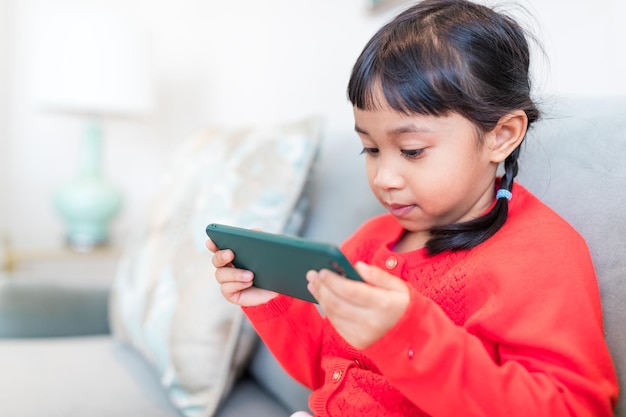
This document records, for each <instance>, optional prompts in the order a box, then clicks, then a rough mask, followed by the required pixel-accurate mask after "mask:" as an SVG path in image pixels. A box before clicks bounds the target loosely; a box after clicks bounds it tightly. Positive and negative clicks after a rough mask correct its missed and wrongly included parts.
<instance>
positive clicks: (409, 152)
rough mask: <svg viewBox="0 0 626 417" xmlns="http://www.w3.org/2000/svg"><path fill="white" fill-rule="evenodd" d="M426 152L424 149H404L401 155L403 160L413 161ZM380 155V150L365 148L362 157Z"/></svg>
mask: <svg viewBox="0 0 626 417" xmlns="http://www.w3.org/2000/svg"><path fill="white" fill-rule="evenodd" d="M423 152H424V149H404V150H401V151H400V155H402V157H403V158H406V159H409V160H412V159H418V158H419V157H420V156H421V155H422V153H423ZM379 153H380V151H379V149H378V148H367V147H365V148H363V150H361V155H369V156H378V154H379Z"/></svg>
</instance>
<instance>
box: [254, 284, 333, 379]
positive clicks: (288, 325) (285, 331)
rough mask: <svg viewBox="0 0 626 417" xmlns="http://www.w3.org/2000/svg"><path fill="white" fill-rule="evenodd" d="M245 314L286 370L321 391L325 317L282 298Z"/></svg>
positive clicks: (299, 302) (310, 307) (305, 304)
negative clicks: (323, 320) (323, 321)
mask: <svg viewBox="0 0 626 417" xmlns="http://www.w3.org/2000/svg"><path fill="white" fill-rule="evenodd" d="M243 311H244V313H245V314H246V316H247V317H248V319H250V322H251V323H252V326H253V327H254V329H255V330H256V332H257V333H258V334H259V336H260V337H261V339H262V340H263V342H264V343H265V344H266V346H267V348H268V349H269V350H270V352H272V354H273V355H274V357H275V358H276V359H277V360H278V362H279V363H280V364H281V366H282V367H283V368H284V369H285V371H287V373H289V374H290V375H291V376H292V377H293V378H294V379H295V380H297V381H298V382H300V383H301V384H303V385H304V386H306V387H308V388H311V389H315V388H318V387H319V386H320V384H321V383H322V381H323V379H324V375H323V371H322V369H321V367H320V365H319V364H320V345H321V340H322V337H321V334H322V317H321V315H320V313H319V312H318V310H317V308H316V307H315V305H314V304H313V303H309V302H306V301H302V300H298V299H295V298H291V297H288V296H284V295H279V296H278V297H276V298H274V299H272V300H271V301H269V302H268V303H265V304H262V305H260V306H256V307H243Z"/></svg>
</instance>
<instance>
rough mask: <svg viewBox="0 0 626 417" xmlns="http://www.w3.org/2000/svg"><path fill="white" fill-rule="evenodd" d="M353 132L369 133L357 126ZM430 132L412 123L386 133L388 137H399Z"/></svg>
mask: <svg viewBox="0 0 626 417" xmlns="http://www.w3.org/2000/svg"><path fill="white" fill-rule="evenodd" d="M354 131H355V132H356V133H361V134H363V135H369V133H367V131H366V130H365V129H362V128H360V127H359V126H358V125H356V124H355V125H354ZM430 132H432V130H431V129H429V128H427V127H425V126H416V125H414V124H412V123H409V124H406V125H402V126H398V127H396V128H393V129H391V130H390V131H389V132H387V134H389V135H399V134H402V133H430Z"/></svg>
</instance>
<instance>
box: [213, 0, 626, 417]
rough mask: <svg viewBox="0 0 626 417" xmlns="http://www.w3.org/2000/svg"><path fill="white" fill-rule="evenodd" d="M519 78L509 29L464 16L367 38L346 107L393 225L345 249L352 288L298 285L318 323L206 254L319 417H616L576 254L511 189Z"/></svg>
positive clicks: (412, 18) (521, 38) (314, 281)
mask: <svg viewBox="0 0 626 417" xmlns="http://www.w3.org/2000/svg"><path fill="white" fill-rule="evenodd" d="M528 69H529V47H528V44H527V40H526V38H525V35H524V32H523V31H522V30H521V29H520V27H519V25H518V24H516V23H515V22H514V21H513V20H512V19H511V18H509V17H506V16H504V15H501V14H499V13H497V12H495V11H493V10H492V9H490V8H488V7H485V6H481V5H477V4H473V3H470V2H468V1H464V0H426V1H423V2H421V3H419V4H417V5H415V6H413V7H411V8H409V9H407V10H406V11H405V12H403V13H401V14H400V15H398V16H397V17H396V18H395V19H394V20H393V21H391V22H390V23H389V24H387V25H386V26H384V27H383V28H382V29H381V30H380V31H379V32H378V33H377V34H376V35H374V37H373V38H372V39H371V40H370V42H369V43H368V44H367V45H366V47H365V49H364V50H363V52H362V54H361V56H360V57H359V58H358V60H357V62H356V64H355V67H354V69H353V72H352V76H351V79H350V82H349V86H348V95H349V98H350V101H351V102H352V104H353V106H354V118H355V129H356V132H357V134H358V135H359V137H360V140H361V141H362V143H363V153H364V155H365V159H366V167H367V175H368V179H369V184H370V187H371V189H372V191H373V193H374V194H375V195H376V197H377V198H378V200H379V201H380V203H381V204H382V205H383V206H384V207H385V208H387V209H388V211H389V213H388V214H385V215H382V216H380V217H377V218H374V219H372V220H370V221H368V222H367V223H365V224H364V225H363V226H362V227H361V228H360V229H359V230H357V231H356V233H355V234H354V235H353V236H352V237H351V238H349V239H348V240H347V241H346V242H345V243H344V244H343V246H342V250H343V251H344V253H345V254H346V255H347V256H348V258H349V259H350V260H351V261H352V262H353V263H354V264H355V265H356V268H357V270H358V272H359V273H360V275H361V276H362V277H363V279H364V280H365V283H360V282H355V281H351V280H347V279H344V278H343V277H341V276H339V275H337V274H335V273H333V272H330V271H328V270H322V271H318V272H315V271H311V272H309V274H308V275H307V279H308V281H309V290H310V291H311V293H312V294H313V295H314V296H315V298H316V299H317V300H318V301H319V304H320V307H321V309H322V310H323V315H321V314H320V313H319V312H318V310H317V308H316V307H315V305H313V304H311V303H307V302H304V301H300V300H296V299H292V298H289V297H287V296H283V295H278V294H275V293H272V292H269V291H265V290H261V289H258V288H256V287H252V286H251V284H252V280H253V274H252V273H251V272H250V271H243V270H238V269H235V268H233V267H232V265H231V264H230V262H231V261H232V260H233V258H234V256H236V254H233V253H232V251H230V250H221V251H217V248H216V247H215V246H214V245H213V244H212V242H210V241H208V242H207V247H208V248H209V249H210V250H212V251H216V252H215V255H214V257H213V263H214V265H215V266H216V267H217V272H216V278H217V280H218V282H219V283H220V284H221V288H222V292H223V294H224V296H225V297H226V298H227V299H228V300H230V301H231V302H233V303H236V304H239V305H241V306H243V308H244V311H245V313H246V314H247V316H248V317H249V318H250V320H251V322H252V323H253V325H254V327H255V328H256V330H257V331H258V333H259V334H260V336H261V337H262V339H263V340H264V341H265V343H266V344H267V346H268V347H269V348H270V350H271V351H272V352H273V354H274V355H275V356H276V357H277V358H278V359H279V361H280V362H281V363H282V365H283V366H284V367H285V368H286V369H287V370H288V371H289V373H290V374H291V375H293V376H294V377H295V378H296V379H297V380H299V381H300V382H302V383H303V384H305V385H307V386H308V387H310V388H311V389H312V390H313V393H312V395H311V397H310V400H309V405H310V408H311V410H312V412H313V413H314V414H315V415H316V416H351V417H352V416H398V417H399V416H426V415H429V416H534V417H539V416H546V417H555V416H566V415H567V416H573V415H576V416H596V417H598V416H611V415H612V408H613V405H614V403H615V400H616V396H617V382H616V376H615V373H614V369H613V365H612V362H611V358H610V356H609V352H608V350H607V347H606V345H605V341H604V337H603V328H602V317H601V309H600V298H599V293H598V287H597V283H596V279H595V275H594V269H593V265H592V263H591V260H590V256H589V253H588V250H587V247H586V245H585V242H584V241H583V239H582V238H581V236H580V235H579V234H578V233H577V232H576V231H574V230H573V229H572V228H571V227H570V226H569V225H568V224H567V223H566V222H565V221H564V220H563V219H561V218H560V217H559V216H558V215H557V214H555V213H554V212H553V211H552V210H550V209H549V208H548V207H547V206H545V205H544V204H542V203H541V202H540V201H538V200H537V199H536V198H535V197H534V196H533V195H531V194H530V193H529V192H528V191H527V190H525V189H524V188H523V187H522V186H520V185H519V184H516V183H514V177H515V176H516V174H517V157H518V154H519V149H520V145H521V143H522V141H523V139H524V137H525V134H526V130H527V128H528V126H529V125H530V124H531V123H533V122H534V121H535V120H536V119H537V117H538V111H537V109H536V108H535V105H534V104H533V102H532V101H531V99H530V81H529V75H528ZM501 163H503V165H504V174H503V176H502V177H501V178H497V177H496V169H497V167H498V166H499V165H500V164H501Z"/></svg>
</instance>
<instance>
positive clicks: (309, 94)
mask: <svg viewBox="0 0 626 417" xmlns="http://www.w3.org/2000/svg"><path fill="white" fill-rule="evenodd" d="M498 3H501V4H502V5H503V7H504V9H510V8H511V7H510V6H509V5H510V4H513V3H515V2H511V1H508V0H507V1H503V2H498ZM517 3H518V4H521V5H523V6H524V7H525V8H526V9H527V10H528V12H529V13H530V15H532V16H533V17H532V18H530V17H528V16H526V14H525V13H524V12H522V11H521V9H519V8H515V7H514V8H512V10H513V12H514V14H516V15H519V16H522V18H523V20H524V22H526V24H527V25H528V26H530V27H531V28H532V30H533V32H534V33H535V34H536V36H537V37H538V39H539V41H540V42H541V43H542V44H543V45H544V48H545V51H546V56H547V57H548V59H545V58H544V57H543V56H542V55H540V54H537V56H538V65H537V67H536V68H535V73H536V78H537V83H536V85H537V87H538V88H540V89H541V90H542V91H544V94H548V95H552V94H572V95H607V94H609V95H612V94H626V79H625V77H623V74H624V73H626V56H625V55H624V54H623V51H622V49H623V48H622V47H621V45H622V44H623V42H624V41H625V40H626V26H625V25H623V24H622V23H621V20H622V17H623V16H624V15H626V2H624V1H623V0H595V1H593V2H591V1H587V2H571V1H567V0H519V1H518V2H517ZM55 5H62V6H68V5H69V6H72V5H83V6H84V5H90V6H93V7H98V8H102V9H103V10H105V9H106V10H110V11H114V12H116V13H119V14H123V15H124V16H125V17H126V18H127V19H128V21H130V22H132V25H133V26H134V27H136V28H138V29H140V30H141V32H142V33H143V34H145V39H146V50H147V51H148V52H149V56H150V57H151V58H150V59H151V61H150V62H151V69H152V76H154V79H155V82H156V91H157V94H156V101H155V106H154V110H153V111H152V112H151V113H149V114H146V115H143V116H142V117H140V118H122V119H111V120H106V121H105V123H104V126H105V140H104V148H103V155H104V168H105V173H106V175H107V177H108V178H109V179H110V180H111V182H113V183H114V184H116V185H118V186H119V188H121V190H122V192H123V194H124V204H123V208H122V211H121V212H120V214H119V215H118V216H117V218H116V220H115V222H114V223H113V242H114V243H115V242H120V241H122V240H123V239H124V236H125V233H126V231H127V230H128V229H129V228H131V227H132V225H133V223H134V222H136V221H137V220H138V219H140V217H141V214H142V212H143V211H144V210H145V209H146V207H147V205H148V204H149V201H150V196H151V195H152V194H153V193H154V191H155V188H156V186H157V185H158V179H159V174H160V172H161V170H162V168H163V167H164V164H165V163H166V162H167V160H168V156H170V155H171V152H172V151H173V150H174V149H175V148H176V146H177V145H178V144H179V143H180V142H181V141H182V140H184V139H185V138H186V137H188V136H189V135H190V134H192V133H194V132H196V131H198V130H200V129H204V128H207V127H210V126H246V125H250V124H257V123H264V124H267V123H273V122H279V121H284V120H293V119H296V118H299V117H302V116H307V115H311V114H318V115H321V116H323V117H324V118H325V120H326V127H325V130H326V140H327V141H332V140H333V138H340V137H345V136H349V135H352V133H351V131H352V123H353V121H352V115H351V108H350V106H349V104H348V103H347V100H346V97H345V88H346V83H347V80H348V77H349V73H350V70H351V67H352V64H353V62H354V60H355V59H356V57H357V55H358V54H359V53H360V51H361V49H362V47H363V46H364V44H365V42H366V41H367V40H368V39H369V37H370V36H371V35H372V34H373V33H374V32H375V31H376V30H377V29H378V28H379V27H380V26H381V25H382V24H383V23H384V22H386V21H387V20H388V19H389V18H391V17H392V15H393V14H395V13H396V12H397V11H398V10H399V9H401V8H402V7H404V6H405V5H406V3H405V5H399V6H394V7H391V8H389V9H387V10H383V11H380V12H377V13H372V12H371V10H370V9H369V3H368V1H367V0H341V1H338V0H266V1H259V0H219V1H218V0H178V1H169V0H150V1H148V0H107V1H103V0H80V1H79V0H0V234H2V233H5V234H8V235H9V236H10V238H11V240H12V242H13V244H14V245H15V246H16V247H18V248H48V247H59V246H61V245H62V244H63V230H64V225H63V224H62V222H61V220H60V219H59V217H58V216H57V215H56V214H55V212H54V210H53V208H52V204H51V198H52V197H51V196H52V193H53V191H54V189H55V188H56V187H58V185H59V184H60V183H62V182H63V181H65V180H66V179H67V178H69V177H70V176H71V175H73V173H74V172H75V170H76V164H77V162H76V161H77V158H78V150H79V145H78V141H79V138H80V136H81V134H82V129H83V121H82V120H81V119H80V118H79V117H75V116H73V115H69V114H59V113H51V112H46V111H42V109H41V108H39V107H38V106H37V100H36V98H35V97H34V94H33V91H32V87H33V77H36V76H37V73H38V72H40V71H46V65H38V66H37V67H34V61H33V59H32V52H33V46H32V45H33V39H35V38H36V37H38V36H41V35H42V34H41V33H40V30H41V20H40V18H41V13H40V12H41V9H42V8H44V7H54V6H55ZM76 36H80V34H77V35H76ZM355 140H356V137H355Z"/></svg>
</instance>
